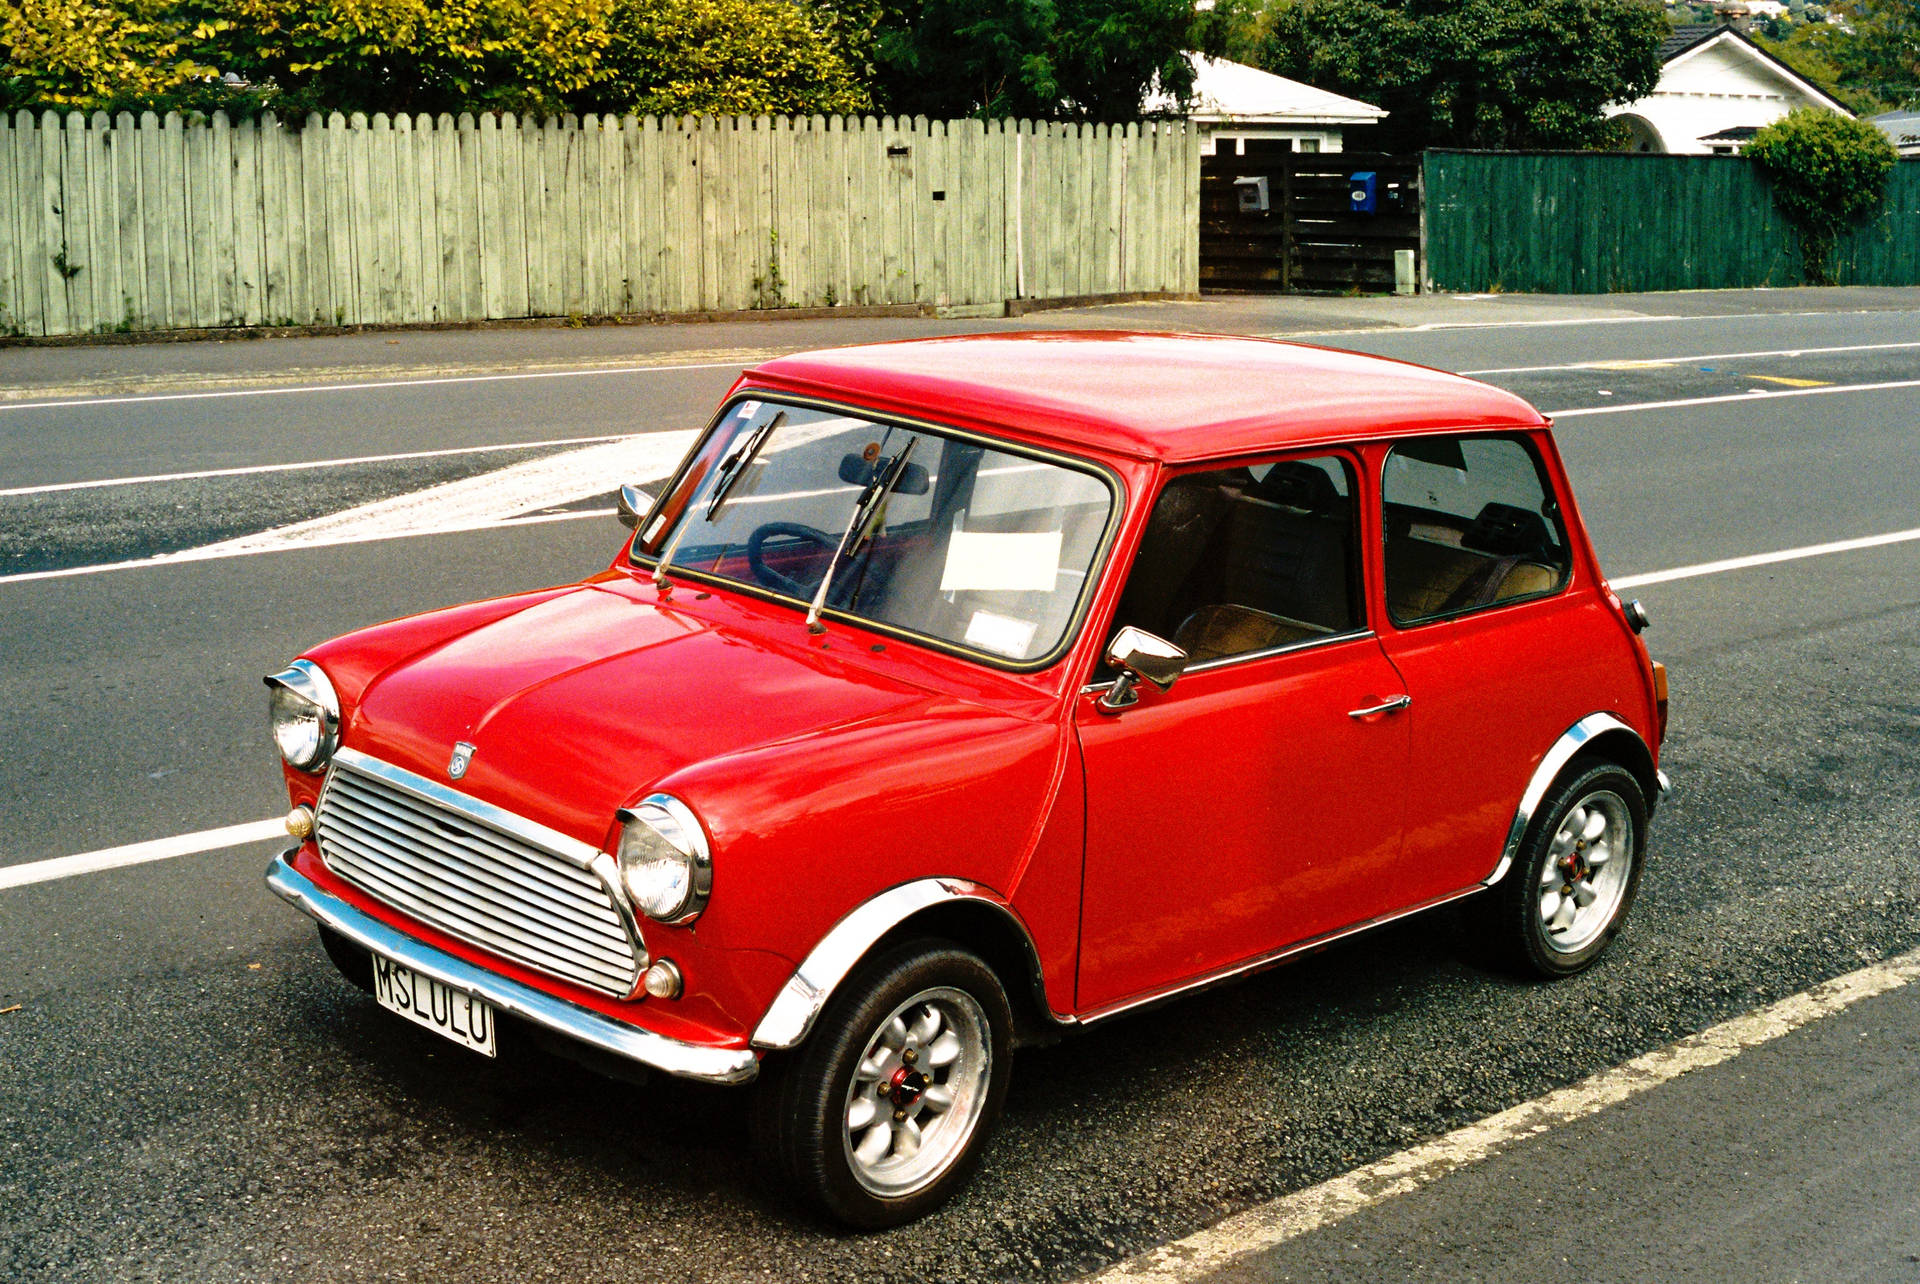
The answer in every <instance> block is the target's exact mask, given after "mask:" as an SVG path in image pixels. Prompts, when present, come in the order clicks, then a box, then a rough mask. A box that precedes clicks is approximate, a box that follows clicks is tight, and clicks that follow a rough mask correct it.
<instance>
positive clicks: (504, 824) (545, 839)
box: [333, 745, 605, 872]
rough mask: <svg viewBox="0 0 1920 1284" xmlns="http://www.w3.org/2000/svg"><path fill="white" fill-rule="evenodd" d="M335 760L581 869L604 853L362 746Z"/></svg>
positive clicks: (590, 867) (340, 752)
mask: <svg viewBox="0 0 1920 1284" xmlns="http://www.w3.org/2000/svg"><path fill="white" fill-rule="evenodd" d="M333 757H334V761H335V762H336V763H341V764H344V765H346V766H349V767H352V768H353V769H354V770H355V771H359V772H364V773H365V774H367V775H369V776H376V777H378V778H379V779H381V780H383V781H385V782H386V783H387V784H389V785H392V786H393V787H394V788H396V789H403V790H405V791H406V792H407V793H410V794H412V795H414V796H415V797H416V798H421V799H424V800H425V801H427V802H430V803H437V804H439V805H440V806H442V807H445V808H447V809H449V810H451V811H457V812H460V813H462V814H464V815H466V816H470V817H472V818H473V819H474V820H477V821H479V822H480V823H481V824H483V825H488V826H491V827H492V828H494V829H498V830H500V831H502V832H503V833H508V834H512V835H513V836H514V837H515V838H519V839H523V840H524V841H526V842H529V843H532V844H533V845H534V846H536V847H544V848H545V849H546V850H548V851H550V852H552V853H553V854H554V855H555V856H558V857H560V858H561V859H562V860H564V861H567V862H568V863H569V864H572V865H577V866H579V867H580V868H581V869H584V870H588V871H590V872H591V871H592V870H593V867H594V862H595V861H596V860H597V859H598V858H599V857H601V856H602V855H604V854H605V853H603V852H602V851H601V850H600V849H599V848H597V847H595V846H593V845H592V844H591V843H583V842H581V841H580V840H579V839H578V838H574V837H571V836H570V835H567V834H563V833H561V832H560V831H559V830H557V829H548V828H547V827H546V826H545V825H542V824H540V823H539V822H538V821H532V820H528V819H527V818H526V817H525V816H520V815H517V814H515V813H513V812H510V811H508V810H507V809H506V808H504V807H496V806H494V805H493V804H492V803H484V802H481V801H480V800H479V799H478V798H475V797H473V796H472V795H471V794H463V793H461V792H460V791H459V790H457V789H449V788H447V787H446V786H445V785H443V784H441V783H440V782H438V781H436V780H429V779H428V778H427V777H425V776H420V775H415V774H414V773H413V772H411V771H408V770H407V769H406V768H404V767H396V766H394V765H393V764H392V763H390V762H382V761H381V760H380V759H378V758H375V757H374V756H372V755H371V754H365V753H361V752H360V751H359V750H358V749H349V748H347V747H345V746H344V745H343V746H341V748H340V749H339V750H338V751H337V752H336V753H335V754H334V756H333Z"/></svg>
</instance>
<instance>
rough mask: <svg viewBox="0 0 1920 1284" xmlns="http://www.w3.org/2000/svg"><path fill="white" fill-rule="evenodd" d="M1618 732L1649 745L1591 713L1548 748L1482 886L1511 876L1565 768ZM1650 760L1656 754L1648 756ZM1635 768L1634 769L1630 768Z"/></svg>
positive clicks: (1604, 716) (1634, 733)
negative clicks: (1544, 801) (1523, 844)
mask: <svg viewBox="0 0 1920 1284" xmlns="http://www.w3.org/2000/svg"><path fill="white" fill-rule="evenodd" d="M1615 731H1624V732H1626V733H1627V734H1628V735H1630V736H1632V737H1633V738H1634V739H1635V740H1636V741H1639V743H1640V746H1641V748H1642V749H1643V750H1644V749H1645V748H1646V743H1647V742H1646V741H1645V740H1644V739H1642V738H1641V735H1640V733H1639V732H1637V731H1635V730H1634V729H1633V728H1632V727H1630V726H1628V725H1627V724H1626V723H1624V722H1622V721H1621V720H1620V719H1618V718H1616V717H1614V716H1613V715H1612V714H1610V713H1590V714H1588V715H1587V716H1586V717H1584V718H1582V719H1580V721H1578V722H1576V723H1574V724H1573V725H1572V726H1571V727H1568V728H1567V729H1566V730H1565V731H1563V732H1561V733H1560V738H1559V739H1558V740H1556V741H1554V742H1553V747H1552V748H1550V749H1548V750H1547V754H1546V757H1544V758H1542V759H1541V760H1540V765H1539V766H1538V767H1535V768H1534V769H1533V777H1532V779H1530V780H1528V781H1527V788H1526V792H1524V793H1522V794H1521V795H1520V805H1519V806H1518V807H1517V808H1515V809H1514V813H1513V824H1511V825H1509V826H1508V827H1507V842H1506V846H1505V847H1503V848H1502V849H1501V852H1500V860H1499V861H1498V863H1496V864H1495V865H1494V867H1493V872H1492V873H1491V874H1488V875H1487V876H1486V877H1485V878H1483V879H1481V880H1480V886H1482V887H1492V886H1493V885H1494V884H1495V883H1497V882H1499V881H1500V880H1501V879H1503V878H1505V877H1506V876H1507V871H1508V870H1509V869H1511V868H1513V858H1514V857H1515V856H1517V855H1518V854H1519V852H1520V844H1521V842H1522V841H1523V840H1524V839H1525V838H1526V836H1527V826H1529V825H1531V824H1532V823H1533V817H1534V813H1535V812H1537V811H1539V810H1540V801H1541V799H1543V798H1545V797H1546V796H1547V790H1549V789H1551V788H1553V782H1554V781H1555V780H1556V779H1557V778H1558V777H1559V775H1560V772H1561V769H1562V768H1564V767H1565V766H1566V765H1567V764H1568V763H1569V762H1572V761H1573V758H1574V755H1576V754H1578V753H1579V752H1580V751H1581V750H1582V749H1585V748H1586V747H1587V746H1588V745H1589V744H1591V743H1592V742H1593V741H1594V740H1596V739H1598V738H1599V737H1600V736H1603V735H1607V734H1610V733H1612V732H1615ZM1647 756H1648V758H1649V760H1651V758H1652V754H1651V753H1649V754H1648V755H1647ZM1629 770H1631V768H1629ZM1659 781H1660V792H1662V793H1664V792H1666V775H1665V773H1660V775H1659Z"/></svg>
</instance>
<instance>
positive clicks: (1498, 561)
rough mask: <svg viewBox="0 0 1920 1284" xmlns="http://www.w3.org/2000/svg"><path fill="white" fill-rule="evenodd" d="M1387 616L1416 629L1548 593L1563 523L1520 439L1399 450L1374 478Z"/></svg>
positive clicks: (1564, 570)
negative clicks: (1383, 546)
mask: <svg viewBox="0 0 1920 1284" xmlns="http://www.w3.org/2000/svg"><path fill="white" fill-rule="evenodd" d="M1380 496H1381V502H1382V506H1383V510H1384V511H1383V513H1382V518H1383V521H1382V529H1383V531H1384V533H1385V538H1386V550H1385V552H1386V557H1385V561H1386V593H1387V610H1388V613H1389V615H1390V616H1391V617H1392V619H1393V622H1394V623H1395V624H1417V623H1421V622H1424V621H1427V620H1437V619H1446V618H1451V617H1453V616H1457V615H1462V614H1466V613H1469V612H1472V611H1479V610H1486V609H1489V608H1492V607H1497V606H1504V605H1507V604H1509V603H1512V602H1518V601H1524V600H1528V599H1532V598H1537V597H1543V596H1546V595H1548V594H1551V593H1557V592H1559V591H1560V590H1561V589H1562V588H1564V587H1565V586H1566V583H1567V578H1568V575H1569V572H1570V571H1571V568H1572V564H1573V562H1572V557H1571V555H1570V554H1569V552H1568V544H1567V532H1566V523H1565V521H1564V520H1563V519H1562V517H1561V514H1560V506H1559V504H1558V503H1557V502H1556V501H1555V499H1554V496H1553V488H1552V487H1551V486H1550V485H1549V484H1548V482H1547V474H1546V470H1545V468H1544V467H1543V466H1542V465H1541V462H1540V457H1539V455H1538V454H1537V453H1536V452H1535V450H1534V448H1533V445H1532V444H1531V443H1530V442H1528V441H1527V440H1526V439H1525V438H1523V437H1514V436H1501V435H1483V436H1463V437H1422V438H1419V439H1416V440H1413V441H1406V442H1401V443H1399V444H1398V445H1396V446H1395V447H1394V448H1393V450H1392V451H1391V452H1390V453H1389V454H1388V456H1387V460H1386V464H1385V466H1384V468H1383V470H1382V473H1381V483H1380Z"/></svg>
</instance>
